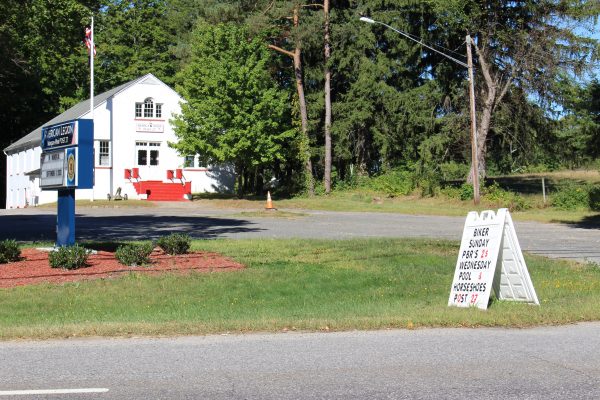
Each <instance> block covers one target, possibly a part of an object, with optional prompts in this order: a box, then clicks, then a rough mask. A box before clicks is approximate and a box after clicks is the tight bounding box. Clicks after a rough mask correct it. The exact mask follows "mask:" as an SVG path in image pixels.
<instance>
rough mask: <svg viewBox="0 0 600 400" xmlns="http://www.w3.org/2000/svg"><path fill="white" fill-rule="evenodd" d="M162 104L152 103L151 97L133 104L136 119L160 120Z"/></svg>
mask: <svg viewBox="0 0 600 400" xmlns="http://www.w3.org/2000/svg"><path fill="white" fill-rule="evenodd" d="M162 106H163V104H162V103H154V100H153V99H152V98H151V97H148V98H147V99H146V100H144V102H143V103H135V117H136V118H162V111H163V110H162Z"/></svg>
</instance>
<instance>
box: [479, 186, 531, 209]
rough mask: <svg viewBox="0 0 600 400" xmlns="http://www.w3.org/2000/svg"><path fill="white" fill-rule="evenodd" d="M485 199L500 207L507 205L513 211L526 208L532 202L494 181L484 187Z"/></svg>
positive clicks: (529, 206)
mask: <svg viewBox="0 0 600 400" xmlns="http://www.w3.org/2000/svg"><path fill="white" fill-rule="evenodd" d="M483 196H484V197H485V199H486V200H487V201H489V202H491V203H493V204H494V205H496V206H498V207H505V208H508V209H509V210H511V211H519V210H526V209H528V208H531V204H530V203H529V202H527V201H526V200H525V198H523V196H520V195H519V194H517V193H514V192H511V191H509V190H504V189H502V188H501V187H500V186H499V185H498V183H496V182H494V183H493V184H491V185H490V186H487V187H485V188H484V189H483Z"/></svg>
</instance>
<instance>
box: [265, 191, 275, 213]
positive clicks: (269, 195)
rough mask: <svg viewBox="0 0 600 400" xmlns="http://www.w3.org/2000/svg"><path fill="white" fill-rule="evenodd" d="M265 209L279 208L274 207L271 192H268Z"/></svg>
mask: <svg viewBox="0 0 600 400" xmlns="http://www.w3.org/2000/svg"><path fill="white" fill-rule="evenodd" d="M265 210H277V209H276V208H275V207H273V200H271V192H267V205H266V206H265Z"/></svg>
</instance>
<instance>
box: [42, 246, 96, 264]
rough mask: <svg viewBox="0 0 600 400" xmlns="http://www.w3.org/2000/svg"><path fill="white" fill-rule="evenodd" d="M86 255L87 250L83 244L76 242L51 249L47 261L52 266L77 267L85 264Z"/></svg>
mask: <svg viewBox="0 0 600 400" xmlns="http://www.w3.org/2000/svg"><path fill="white" fill-rule="evenodd" d="M88 255H89V253H88V251H87V250H86V249H85V248H84V247H83V246H79V245H78V244H76V245H74V246H69V247H59V248H58V250H56V251H51V252H50V254H49V255H48V261H50V266H51V267H52V268H64V269H78V268H81V267H84V266H86V264H87V258H88Z"/></svg>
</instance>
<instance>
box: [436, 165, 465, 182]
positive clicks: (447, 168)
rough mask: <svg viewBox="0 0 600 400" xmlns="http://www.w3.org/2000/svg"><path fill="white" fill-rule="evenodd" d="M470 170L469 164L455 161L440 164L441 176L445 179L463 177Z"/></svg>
mask: <svg viewBox="0 0 600 400" xmlns="http://www.w3.org/2000/svg"><path fill="white" fill-rule="evenodd" d="M469 170H470V165H469V164H459V163H457V162H455V161H450V162H445V163H442V164H440V174H441V178H442V179H443V180H445V181H450V180H456V179H464V178H465V177H466V176H467V175H468V174H469Z"/></svg>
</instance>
